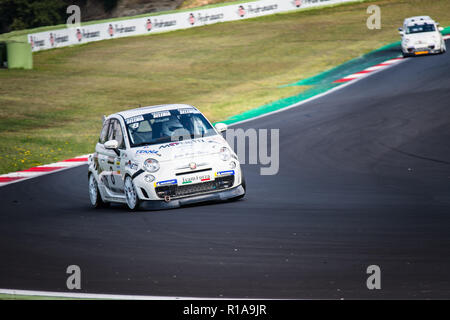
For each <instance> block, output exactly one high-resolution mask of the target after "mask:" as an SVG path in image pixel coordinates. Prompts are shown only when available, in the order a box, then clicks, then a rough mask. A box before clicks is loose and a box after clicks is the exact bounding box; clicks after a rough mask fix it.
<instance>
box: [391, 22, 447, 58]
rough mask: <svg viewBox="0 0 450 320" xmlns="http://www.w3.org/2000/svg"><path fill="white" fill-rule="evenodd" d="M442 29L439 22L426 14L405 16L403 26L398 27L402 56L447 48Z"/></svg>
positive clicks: (438, 51) (439, 51) (440, 50)
mask: <svg viewBox="0 0 450 320" xmlns="http://www.w3.org/2000/svg"><path fill="white" fill-rule="evenodd" d="M442 30H444V29H443V28H442V27H439V23H436V22H435V21H434V20H433V19H431V18H430V17H428V16H418V17H411V18H406V19H405V21H404V22H403V28H399V29H398V31H399V33H400V35H401V36H402V43H401V46H402V54H403V56H404V57H409V56H417V55H423V54H432V53H444V52H445V51H446V50H447V49H446V46H445V41H444V39H443V37H442V34H441V32H440V31H442Z"/></svg>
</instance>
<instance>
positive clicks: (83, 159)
mask: <svg viewBox="0 0 450 320" xmlns="http://www.w3.org/2000/svg"><path fill="white" fill-rule="evenodd" d="M85 161H88V158H72V159H67V160H63V162H85Z"/></svg>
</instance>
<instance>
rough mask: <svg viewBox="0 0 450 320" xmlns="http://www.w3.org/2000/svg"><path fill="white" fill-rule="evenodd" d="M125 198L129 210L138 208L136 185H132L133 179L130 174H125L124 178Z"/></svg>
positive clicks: (138, 200)
mask: <svg viewBox="0 0 450 320" xmlns="http://www.w3.org/2000/svg"><path fill="white" fill-rule="evenodd" d="M124 189H125V198H126V200H127V206H128V209H130V210H131V211H136V210H137V209H139V205H140V202H141V200H140V199H139V196H138V195H137V192H136V187H135V185H134V182H133V179H131V177H130V176H126V178H125V185H124Z"/></svg>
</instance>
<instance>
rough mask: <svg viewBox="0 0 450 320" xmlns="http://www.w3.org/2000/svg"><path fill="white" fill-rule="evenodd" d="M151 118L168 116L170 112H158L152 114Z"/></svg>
mask: <svg viewBox="0 0 450 320" xmlns="http://www.w3.org/2000/svg"><path fill="white" fill-rule="evenodd" d="M152 116H153V118H155V119H156V118H161V117H167V116H170V111H160V112H152Z"/></svg>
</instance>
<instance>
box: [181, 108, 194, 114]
mask: <svg viewBox="0 0 450 320" xmlns="http://www.w3.org/2000/svg"><path fill="white" fill-rule="evenodd" d="M178 111H179V112H180V114H187V113H198V111H197V110H195V109H194V108H183V109H178Z"/></svg>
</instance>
